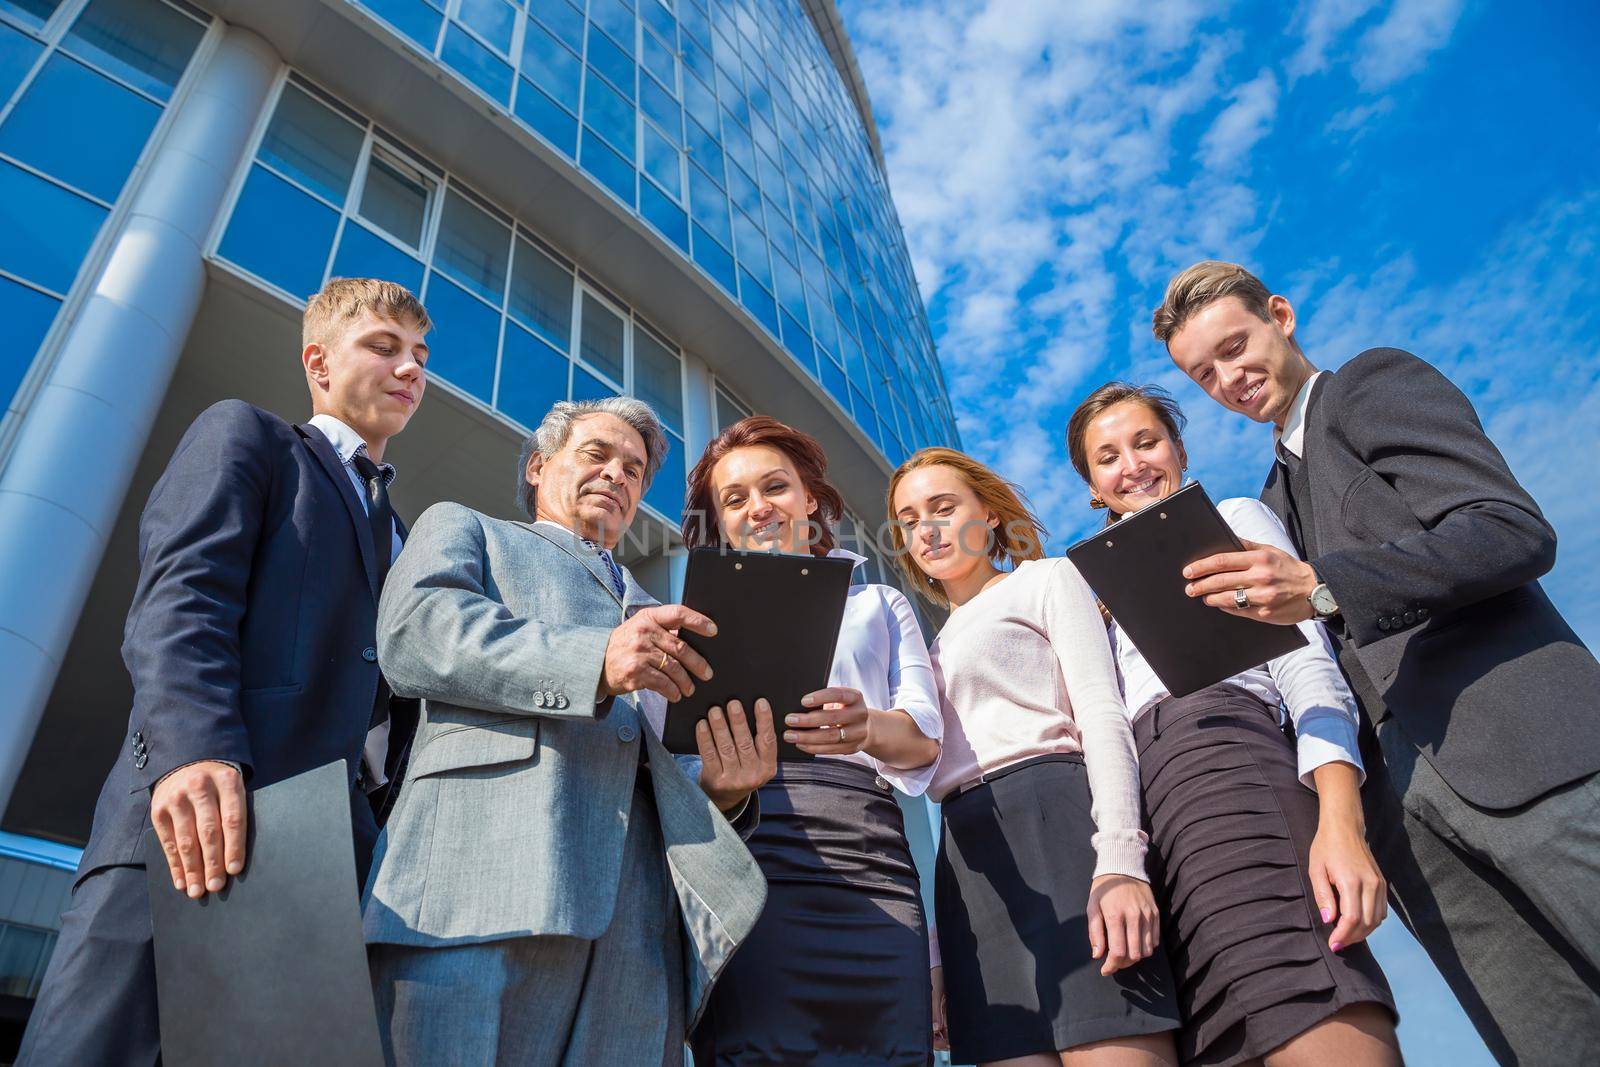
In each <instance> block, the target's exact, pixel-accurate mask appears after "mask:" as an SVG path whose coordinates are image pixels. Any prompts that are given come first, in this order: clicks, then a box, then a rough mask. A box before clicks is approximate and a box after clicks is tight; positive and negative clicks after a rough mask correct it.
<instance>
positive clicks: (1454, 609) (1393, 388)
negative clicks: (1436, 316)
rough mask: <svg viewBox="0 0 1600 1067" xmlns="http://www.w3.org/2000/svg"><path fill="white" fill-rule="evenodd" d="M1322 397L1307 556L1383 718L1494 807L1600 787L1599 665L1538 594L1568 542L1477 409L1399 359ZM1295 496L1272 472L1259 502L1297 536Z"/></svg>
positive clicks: (1317, 409) (1427, 371) (1344, 371)
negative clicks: (1587, 783)
mask: <svg viewBox="0 0 1600 1067" xmlns="http://www.w3.org/2000/svg"><path fill="white" fill-rule="evenodd" d="M1312 388H1313V392H1312V395H1311V402H1310V406H1309V408H1308V411H1307V416H1306V435H1305V445H1304V449H1303V452H1304V454H1305V460H1304V462H1305V467H1304V473H1305V478H1306V483H1307V484H1308V486H1309V492H1308V493H1307V495H1308V496H1309V497H1310V499H1309V500H1301V499H1299V498H1298V496H1297V497H1296V498H1295V500H1294V507H1295V510H1296V511H1298V512H1299V517H1300V520H1301V526H1302V530H1301V531H1300V534H1301V536H1300V537H1297V541H1300V543H1299V544H1298V546H1297V547H1299V548H1300V550H1301V553H1302V555H1304V557H1305V558H1306V559H1307V560H1309V561H1310V562H1311V564H1312V566H1313V567H1315V568H1316V571H1317V575H1318V577H1319V578H1321V580H1322V581H1324V582H1326V583H1327V585H1328V589H1329V590H1330V591H1331V592H1332V593H1333V596H1334V599H1335V600H1337V601H1338V603H1339V609H1340V616H1339V617H1338V618H1336V619H1335V620H1333V624H1332V625H1330V626H1329V632H1330V635H1331V636H1332V637H1333V638H1334V639H1335V642H1336V644H1338V646H1339V659H1340V663H1341V665H1342V666H1343V667H1344V669H1345V673H1346V674H1347V675H1349V676H1350V680H1351V688H1352V689H1354V690H1355V692H1356V695H1357V696H1358V697H1360V698H1361V699H1362V702H1363V703H1364V704H1366V705H1367V707H1368V712H1369V713H1370V715H1371V716H1372V717H1373V718H1374V719H1377V718H1381V717H1382V716H1384V715H1385V714H1392V715H1393V716H1394V717H1395V718H1396V719H1397V720H1398V722H1399V723H1400V725H1401V726H1402V727H1404V729H1405V734H1406V736H1407V737H1408V738H1409V739H1410V740H1411V742H1412V743H1413V744H1414V745H1415V746H1416V747H1417V748H1418V749H1419V750H1420V751H1421V753H1422V755H1423V756H1424V757H1425V758H1426V759H1427V760H1428V761H1429V762H1430V763H1431V764H1432V765H1433V767H1434V769H1435V770H1437V771H1438V772H1439V776H1440V777H1441V778H1443V779H1444V780H1445V781H1446V782H1447V783H1449V785H1450V787H1451V788H1452V789H1454V790H1455V791H1456V792H1457V793H1459V794H1460V795H1461V796H1462V797H1464V798H1465V799H1466V800H1468V801H1470V802H1471V803H1473V804H1476V805H1479V806H1480V807H1485V808H1490V809H1495V810H1504V809H1508V808H1513V807H1517V806H1519V805H1521V804H1525V803H1527V802H1529V801H1531V800H1534V799H1535V798H1537V797H1539V796H1542V795H1543V794H1545V793H1547V792H1549V791H1550V790H1552V789H1555V788H1558V787H1559V786H1562V785H1565V784H1567V783H1568V782H1572V781H1575V780H1577V779H1579V778H1583V777H1585V776H1587V775H1590V774H1593V773H1595V772H1596V771H1597V770H1600V664H1597V663H1596V662H1595V657H1594V655H1593V654H1592V653H1591V652H1590V651H1589V650H1588V649H1587V648H1585V647H1584V645H1583V642H1582V641H1580V640H1579V639H1578V636H1577V634H1575V633H1574V632H1573V630H1572V627H1571V626H1569V625H1568V624H1567V621H1566V620H1565V619H1563V618H1562V617H1561V613H1560V612H1559V611H1557V610H1556V608H1555V606H1554V605H1553V604H1552V603H1551V602H1550V598H1549V597H1548V596H1546V595H1545V592H1544V590H1543V589H1542V588H1541V587H1540V585H1539V581H1538V579H1539V577H1540V576H1541V575H1543V574H1544V573H1545V572H1547V571H1548V570H1549V569H1550V567H1551V566H1552V565H1553V564H1554V563H1555V556H1556V535H1555V531H1554V530H1552V529H1551V528H1550V524H1549V523H1547V522H1546V521H1545V519H1544V516H1543V515H1542V514H1541V513H1540V511H1539V506H1538V505H1537V504H1535V503H1534V501H1533V498H1532V497H1531V496H1529V495H1528V492H1527V491H1526V490H1525V489H1523V488H1522V486H1521V485H1520V484H1519V483H1518V482H1517V480H1516V477H1515V476H1513V475H1512V473H1511V470H1510V468H1509V467H1508V466H1507V465H1506V461H1505V459H1504V458H1503V457H1502V456H1501V455H1500V451H1499V449H1497V448H1496V447H1495V446H1494V443H1493V442H1492V441H1490V440H1489V438H1488V436H1487V435H1486V434H1485V433H1484V432H1483V426H1482V425H1481V424H1480V423H1479V421H1478V416H1477V413H1476V412H1475V411H1474V410H1473V408H1472V404H1471V402H1470V401H1469V400H1468V399H1467V398H1466V396H1464V395H1463V394H1462V392H1461V390H1459V389H1457V388H1456V387H1455V386H1454V385H1452V384H1451V383H1450V381H1449V380H1448V379H1447V378H1445V376H1444V375H1443V374H1440V373H1439V372H1438V371H1437V370H1435V369H1434V368H1433V367H1432V366H1430V365H1429V364H1427V363H1426V362H1424V361H1423V360H1421V359H1418V358H1417V357H1416V356H1414V355H1411V354H1410V353H1409V352H1402V351H1400V350H1399V349H1394V348H1375V349H1370V350H1368V351H1366V352H1363V353H1361V354H1360V355H1358V356H1357V357H1356V358H1354V359H1352V360H1351V361H1350V362H1349V363H1346V364H1345V365H1344V366H1343V367H1341V368H1340V369H1339V370H1338V371H1336V372H1334V373H1333V374H1329V375H1325V376H1324V377H1322V378H1319V379H1318V380H1317V381H1316V383H1315V384H1314V385H1313V387H1312ZM1286 481H1287V478H1286V477H1285V474H1284V468H1283V467H1282V465H1281V464H1278V463H1274V464H1273V467H1272V473H1271V475H1270V476H1269V477H1268V479H1267V483H1266V486H1265V488H1264V489H1263V490H1262V493H1261V499H1262V500H1263V501H1264V502H1266V504H1267V505H1268V506H1269V507H1271V508H1272V510H1273V511H1274V512H1276V513H1277V514H1278V516H1279V517H1280V518H1283V519H1284V520H1285V522H1286V524H1287V525H1289V527H1290V529H1291V530H1292V531H1293V530H1294V529H1295V525H1294V523H1293V522H1292V521H1291V515H1290V507H1289V504H1290V501H1289V493H1288V489H1287V486H1286V484H1285V483H1286ZM1373 705H1377V706H1376V707H1374V706H1373Z"/></svg>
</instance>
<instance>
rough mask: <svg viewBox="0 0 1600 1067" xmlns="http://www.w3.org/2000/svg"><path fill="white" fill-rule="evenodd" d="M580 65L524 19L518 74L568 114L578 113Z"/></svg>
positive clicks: (559, 45) (532, 22)
mask: <svg viewBox="0 0 1600 1067" xmlns="http://www.w3.org/2000/svg"><path fill="white" fill-rule="evenodd" d="M582 72H583V64H582V62H581V61H579V59H578V57H577V56H575V55H573V54H572V53H571V52H569V51H567V49H566V48H565V47H564V46H563V45H562V44H561V42H560V41H558V40H556V38H555V37H554V36H552V35H551V34H550V33H549V32H548V31H546V30H545V29H544V28H543V27H542V26H540V25H539V24H538V23H537V22H534V21H533V20H532V19H529V20H528V25H527V32H526V33H525V34H524V35H523V38H522V75H523V77H525V78H528V79H530V80H532V81H533V83H534V84H535V85H537V86H539V87H540V88H542V89H543V90H544V91H545V92H547V93H549V94H550V96H551V98H552V99H554V100H556V101H558V102H559V103H560V104H562V105H563V106H564V107H566V108H567V110H569V111H577V110H578V87H579V84H580V81H579V76H580V75H581V74H582Z"/></svg>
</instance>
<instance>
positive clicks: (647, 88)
mask: <svg viewBox="0 0 1600 1067" xmlns="http://www.w3.org/2000/svg"><path fill="white" fill-rule="evenodd" d="M639 107H640V108H641V109H642V110H643V111H644V113H645V114H646V115H649V116H650V118H651V119H653V120H654V121H655V124H656V125H657V126H660V127H661V129H662V130H663V131H664V132H665V133H666V134H667V136H668V137H671V138H672V139H673V141H675V142H679V143H681V142H682V140H683V108H681V107H679V106H678V101H677V98H676V97H674V96H673V95H672V94H671V93H669V92H667V91H666V90H665V89H663V88H661V86H659V85H657V84H656V80H655V79H654V78H650V77H641V78H640V79H639Z"/></svg>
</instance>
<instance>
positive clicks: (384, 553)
mask: <svg viewBox="0 0 1600 1067" xmlns="http://www.w3.org/2000/svg"><path fill="white" fill-rule="evenodd" d="M350 463H351V466H353V467H355V469H356V473H357V474H359V475H361V481H362V482H363V483H364V484H365V485H366V487H367V489H366V492H367V524H368V525H369V526H371V527H372V552H373V562H375V563H376V564H377V568H378V588H379V589H380V590H381V589H383V580H384V579H385V578H387V577H388V576H389V563H390V558H389V557H390V556H391V555H393V554H394V510H393V509H392V508H391V507H390V506H389V486H388V484H387V482H386V481H385V480H384V477H383V471H381V470H379V469H378V465H377V464H376V463H374V462H372V460H371V459H369V458H367V455H366V453H365V452H357V453H356V454H355V455H354V456H352V457H351V458H350Z"/></svg>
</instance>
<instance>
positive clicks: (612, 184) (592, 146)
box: [578, 126, 634, 207]
mask: <svg viewBox="0 0 1600 1067" xmlns="http://www.w3.org/2000/svg"><path fill="white" fill-rule="evenodd" d="M578 163H579V165H580V166H582V167H583V169H584V170H586V171H588V172H589V173H590V174H592V175H594V176H595V177H596V178H598V179H599V180H600V184H601V185H604V186H605V187H606V188H607V189H610V190H611V191H612V192H613V193H615V194H616V195H617V197H618V198H620V199H621V200H622V202H623V203H625V204H627V205H628V206H629V207H632V206H633V187H634V170H633V164H632V163H630V162H628V161H627V160H626V159H623V158H622V157H621V156H619V155H617V154H616V153H615V152H613V151H612V150H611V149H610V148H607V147H606V144H605V142H604V141H602V140H601V139H600V136H599V135H598V134H596V133H595V132H594V131H593V130H591V129H589V128H588V127H587V126H585V127H584V129H583V154H582V156H580V157H579V159H578Z"/></svg>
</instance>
